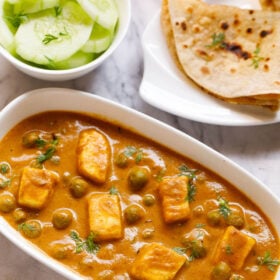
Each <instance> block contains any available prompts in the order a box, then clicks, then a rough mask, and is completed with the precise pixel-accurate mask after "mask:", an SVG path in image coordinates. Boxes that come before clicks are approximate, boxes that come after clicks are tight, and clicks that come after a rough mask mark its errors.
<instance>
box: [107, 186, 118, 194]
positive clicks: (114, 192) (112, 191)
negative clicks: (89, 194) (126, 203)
mask: <svg viewBox="0 0 280 280" xmlns="http://www.w3.org/2000/svg"><path fill="white" fill-rule="evenodd" d="M109 194H112V195H117V194H119V191H118V189H117V188H116V187H114V186H113V187H111V188H110V190H109Z"/></svg>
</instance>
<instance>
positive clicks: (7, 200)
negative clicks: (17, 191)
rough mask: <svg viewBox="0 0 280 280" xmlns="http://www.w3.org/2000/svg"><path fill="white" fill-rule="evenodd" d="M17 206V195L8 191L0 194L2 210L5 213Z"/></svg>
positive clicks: (0, 209)
mask: <svg viewBox="0 0 280 280" xmlns="http://www.w3.org/2000/svg"><path fill="white" fill-rule="evenodd" d="M15 208H16V199H15V197H14V196H13V195H12V194H11V193H8V192H5V193H2V194H1V195H0V211H1V212H4V213H9V212H12V211H13V210H14V209H15Z"/></svg>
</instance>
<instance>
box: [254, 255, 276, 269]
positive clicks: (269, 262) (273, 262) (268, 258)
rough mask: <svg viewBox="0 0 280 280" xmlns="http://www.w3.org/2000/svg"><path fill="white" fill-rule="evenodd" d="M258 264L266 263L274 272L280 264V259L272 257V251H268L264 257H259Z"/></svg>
mask: <svg viewBox="0 0 280 280" xmlns="http://www.w3.org/2000/svg"><path fill="white" fill-rule="evenodd" d="M257 262H258V265H265V266H267V268H268V269H269V270H270V271H272V272H274V271H275V269H276V267H277V266H279V265H280V260H278V259H272V257H271V255H270V252H268V251H266V252H265V253H264V256H263V257H258V258H257Z"/></svg>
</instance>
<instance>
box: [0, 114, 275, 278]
mask: <svg viewBox="0 0 280 280" xmlns="http://www.w3.org/2000/svg"><path fill="white" fill-rule="evenodd" d="M87 129H95V130H97V131H98V132H100V133H102V134H103V135H105V137H106V138H107V139H108V141H109V144H110V148H111V155H110V167H109V171H108V176H107V179H106V182H105V183H104V184H96V183H93V182H92V181H91V180H89V179H87V178H84V179H85V180H86V181H87V182H88V184H89V185H90V187H89V189H88V191H87V194H86V195H85V196H83V197H81V198H75V197H73V195H72V194H71V193H70V191H69V186H68V181H69V178H72V177H75V176H80V174H79V173H78V171H77V148H76V147H77V143H78V137H79V134H80V132H81V131H83V130H87ZM34 130H35V131H36V130H40V131H43V132H47V133H50V134H52V135H56V137H57V140H58V143H57V146H56V151H55V153H54V156H53V159H48V160H46V161H45V162H43V163H42V165H41V166H40V167H38V168H44V169H48V170H53V171H55V172H56V173H57V174H58V175H59V178H60V179H59V183H58V184H57V185H56V186H55V188H54V192H53V194H52V195H51V197H50V199H49V200H48V202H47V204H46V206H45V207H44V208H43V209H42V210H40V211H38V210H32V209H28V208H24V207H20V206H19V205H16V208H22V209H23V210H24V211H25V213H26V214H27V217H26V219H25V221H28V220H29V219H36V220H39V221H40V222H41V223H42V225H43V228H42V232H41V234H40V236H39V237H37V238H32V239H29V240H30V241H31V242H33V243H34V244H35V245H37V246H38V247H39V248H41V249H42V250H43V251H45V252H46V253H47V254H48V255H50V256H52V257H54V258H56V259H58V261H59V262H61V263H63V264H65V265H66V266H69V267H70V268H71V269H72V270H74V271H76V272H78V273H79V274H81V275H83V276H85V277H86V279H134V278H132V277H131V276H130V268H131V266H132V265H133V263H134V261H135V258H136V257H137V254H138V252H139V250H140V249H141V247H142V246H143V245H144V244H146V243H151V242H157V243H161V244H164V246H166V247H168V248H173V249H174V248H175V249H176V248H177V249H178V248H184V242H183V240H184V239H186V238H192V237H193V236H194V237H195V238H196V237H198V236H203V246H204V247H205V252H206V253H205V254H204V255H203V257H198V258H193V256H191V252H190V251H189V250H185V251H183V254H184V255H185V256H186V263H185V264H184V265H183V267H182V268H181V269H180V271H179V272H178V273H177V274H176V277H175V279H178V280H179V279H180V280H183V279H192V280H196V279H211V271H212V269H213V262H212V256H213V251H214V248H215V246H216V244H217V241H218V239H219V238H220V237H221V236H222V234H223V233H224V231H225V229H226V227H227V226H228V225H227V224H226V223H225V221H224V220H223V221H222V222H221V223H219V225H214V226H213V225H211V224H209V221H208V220H207V213H208V212H210V211H212V210H215V209H216V210H217V209H218V208H219V198H223V199H224V201H226V202H227V203H228V205H229V207H231V208H232V209H233V210H234V211H235V210H236V211H237V212H239V213H242V215H243V217H244V221H245V223H244V225H242V226H241V228H240V230H241V231H242V232H244V233H245V234H247V235H248V236H250V237H253V238H254V239H255V240H256V244H255V246H254V247H253V249H252V250H251V252H250V254H249V256H248V257H247V258H246V261H245V263H244V265H243V266H242V269H240V270H238V271H232V276H231V278H230V279H232V280H238V279H247V280H258V279H262V280H263V279H266V280H270V279H274V278H275V274H276V271H277V266H275V271H274V272H272V271H271V270H270V269H269V268H268V267H267V266H266V265H260V264H259V263H258V261H257V260H258V257H262V256H264V255H265V253H267V252H269V254H270V256H271V257H272V258H273V259H279V240H278V237H277V234H276V232H275V230H274V228H273V226H272V225H271V223H270V222H269V220H268V219H267V218H266V217H265V215H264V214H263V213H262V211H261V210H260V209H259V208H258V207H257V206H256V205H255V204H254V203H253V202H251V201H250V199H248V198H247V197H246V196H244V195H243V194H242V193H241V192H239V191H237V190H236V189H235V188H234V187H233V186H231V185H230V184H229V183H228V182H226V181H225V180H223V179H221V178H220V177H219V176H218V175H216V174H214V173H212V172H210V171H209V170H207V169H205V168H204V167H202V166H200V165H199V164H197V163H195V162H193V161H191V160H189V159H187V158H185V157H182V156H180V155H178V154H177V153H174V152H172V151H170V150H168V149H166V148H164V147H162V146H160V145H158V144H156V143H154V142H151V141H149V140H147V139H145V138H143V137H141V136H139V135H137V134H134V133H132V132H130V131H128V130H126V129H123V128H121V127H119V126H117V125H113V124H110V123H107V122H104V121H102V120H98V119H94V118H91V117H89V116H85V115H82V114H73V113H67V112H48V113H44V114H40V115H36V116H33V117H31V118H28V119H26V120H24V121H23V122H21V123H20V124H18V125H16V126H15V127H14V128H13V129H12V130H11V131H10V132H9V133H8V134H7V135H6V136H5V137H4V139H3V140H2V141H1V143H0V155H1V158H0V162H1V163H7V164H8V165H9V166H10V170H9V172H7V173H6V174H1V178H2V180H4V179H9V180H10V183H9V184H7V185H6V186H4V187H2V188H1V190H0V192H1V193H5V192H9V193H12V194H13V195H14V196H15V198H17V196H18V188H19V185H20V179H21V173H22V170H23V168H24V167H25V166H32V165H34V159H36V157H38V154H40V153H42V149H40V148H38V147H33V148H27V147H24V146H23V144H22V137H23V135H24V134H26V133H27V132H29V131H34ZM131 147H133V149H134V153H132V154H130V155H129V157H128V163H127V165H126V166H125V167H123V166H121V167H119V166H118V165H117V164H116V159H117V156H118V155H119V154H120V153H121V152H123V151H125V150H127V149H128V148H130V149H131ZM135 151H136V152H135ZM137 153H138V158H137V159H136V156H137ZM134 166H144V167H146V168H147V169H148V170H149V172H150V177H149V180H148V183H147V184H146V185H145V186H144V187H143V188H142V189H140V190H137V191H133V190H132V189H131V188H130V186H129V184H128V179H127V177H128V172H129V170H130V169H131V168H132V167H134ZM181 166H185V167H188V168H189V169H190V170H192V171H193V172H194V173H192V175H194V179H193V181H192V183H193V189H192V190H193V197H192V198H191V199H190V202H189V205H190V209H191V217H190V218H189V219H188V220H187V221H186V222H182V223H174V224H166V223H165V222H164V221H163V217H162V205H161V201H160V198H159V194H158V186H159V183H160V181H161V179H162V178H163V177H168V176H175V175H178V174H180V172H181V171H180V167H181ZM112 189H114V190H115V194H112V195H118V196H119V197H120V201H121V208H122V211H124V209H126V207H127V206H129V205H130V204H137V205H138V206H140V208H141V209H142V210H143V212H142V216H141V218H140V220H138V221H137V222H135V223H128V222H127V221H126V219H125V217H123V227H124V237H123V238H121V239H119V240H111V241H103V242H102V241H101V242H98V246H99V250H98V252H96V253H94V254H93V253H88V252H87V251H86V250H82V251H81V252H79V253H77V252H76V244H75V242H74V240H73V238H71V236H70V232H71V231H73V230H74V231H76V232H77V233H78V234H79V236H80V238H81V239H82V240H84V239H85V238H86V237H87V236H88V235H89V233H90V229H89V217H88V197H89V196H90V194H92V193H110V191H111V190H112ZM145 194H151V195H153V197H154V198H155V201H154V203H153V204H152V205H149V206H147V205H146V204H145V203H144V202H143V197H144V195H145ZM60 208H63V209H69V210H70V211H71V212H72V213H73V221H72V223H71V224H70V225H69V226H68V227H67V228H65V229H56V228H55V227H54V226H53V223H52V215H53V212H54V211H55V210H56V209H60ZM2 215H3V216H4V217H5V218H6V219H7V220H8V222H9V223H10V224H11V225H12V226H13V227H14V228H15V229H16V230H19V231H21V230H20V224H19V223H17V222H16V221H15V220H14V215H13V212H10V213H2ZM25 221H23V223H24V222H25ZM59 248H60V249H61V248H63V250H62V251H60V249H59ZM61 252H62V253H61Z"/></svg>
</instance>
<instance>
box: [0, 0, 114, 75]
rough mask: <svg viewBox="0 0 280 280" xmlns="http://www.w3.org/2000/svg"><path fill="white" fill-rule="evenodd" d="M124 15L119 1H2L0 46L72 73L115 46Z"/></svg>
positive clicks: (22, 57)
mask: <svg viewBox="0 0 280 280" xmlns="http://www.w3.org/2000/svg"><path fill="white" fill-rule="evenodd" d="M118 19H119V14H118V9H117V5H116V3H115V0H77V1H74V0H0V34H1V35H0V45H2V46H3V47H4V48H5V49H7V50H8V51H9V52H10V53H11V54H12V55H13V56H15V57H16V58H18V59H20V60H22V61H23V62H25V63H28V64H30V65H33V66H37V67H41V68H45V69H58V70H60V69H70V68H75V67H78V66H81V65H84V64H87V63H89V62H90V61H92V60H94V59H96V58H97V57H98V56H100V55H101V54H102V53H103V52H104V51H106V50H107V49H108V47H109V46H110V45H111V43H112V41H113V38H114V35H115V32H116V28H117V24H118Z"/></svg>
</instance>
